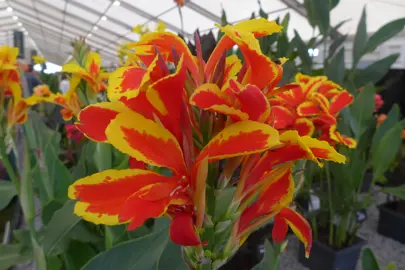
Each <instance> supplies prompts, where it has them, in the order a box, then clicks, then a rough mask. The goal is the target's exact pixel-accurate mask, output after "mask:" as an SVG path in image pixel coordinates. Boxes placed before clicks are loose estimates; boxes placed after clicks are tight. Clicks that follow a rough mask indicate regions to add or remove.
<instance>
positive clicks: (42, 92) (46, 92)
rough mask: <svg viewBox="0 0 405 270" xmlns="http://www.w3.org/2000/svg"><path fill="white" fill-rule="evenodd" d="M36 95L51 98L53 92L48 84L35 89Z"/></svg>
mask: <svg viewBox="0 0 405 270" xmlns="http://www.w3.org/2000/svg"><path fill="white" fill-rule="evenodd" d="M34 94H35V95H36V96H38V97H49V96H50V95H51V94H52V92H51V90H50V89H49V86H48V85H46V84H41V85H38V86H36V87H35V88H34Z"/></svg>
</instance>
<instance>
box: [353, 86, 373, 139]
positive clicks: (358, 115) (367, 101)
mask: <svg viewBox="0 0 405 270" xmlns="http://www.w3.org/2000/svg"><path fill="white" fill-rule="evenodd" d="M374 95H375V89H374V86H373V85H367V86H366V87H364V88H363V90H361V92H360V94H358V95H357V97H356V99H355V100H354V102H353V104H352V105H351V106H350V111H351V115H352V116H353V118H354V120H355V121H356V124H357V130H353V132H355V136H356V139H359V138H360V137H361V135H362V134H363V133H364V131H365V130H366V129H367V127H368V126H369V125H371V124H373V123H374V122H373V121H374V117H373V111H374V107H375V101H374Z"/></svg>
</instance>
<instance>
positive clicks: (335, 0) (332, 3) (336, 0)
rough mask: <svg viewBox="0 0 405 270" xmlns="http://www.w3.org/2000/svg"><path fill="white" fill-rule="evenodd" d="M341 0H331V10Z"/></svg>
mask: <svg viewBox="0 0 405 270" xmlns="http://www.w3.org/2000/svg"><path fill="white" fill-rule="evenodd" d="M339 1H340V0H329V8H330V10H332V9H334V8H335V7H336V6H337V5H338V4H339Z"/></svg>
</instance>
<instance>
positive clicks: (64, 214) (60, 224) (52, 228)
mask: <svg viewBox="0 0 405 270" xmlns="http://www.w3.org/2000/svg"><path fill="white" fill-rule="evenodd" d="M74 205H75V202H74V201H67V202H66V203H65V205H64V206H63V207H62V208H61V209H59V210H58V211H56V212H55V214H54V215H53V217H52V219H51V221H50V222H49V224H48V226H47V227H46V229H45V237H44V243H43V249H44V252H45V254H51V252H52V251H53V250H54V249H55V248H56V247H57V246H58V244H59V243H60V242H61V241H62V239H63V238H64V237H65V236H66V235H67V234H68V233H69V232H70V231H71V230H72V229H73V228H74V227H75V226H76V225H77V224H78V223H79V221H80V220H81V218H80V217H79V216H76V215H75V214H74V213H73V210H74Z"/></svg>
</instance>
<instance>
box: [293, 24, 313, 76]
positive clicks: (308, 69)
mask: <svg viewBox="0 0 405 270" xmlns="http://www.w3.org/2000/svg"><path fill="white" fill-rule="evenodd" d="M294 33H295V42H296V46H297V51H298V54H299V57H300V59H301V62H302V64H301V65H302V71H303V73H305V74H311V73H312V59H311V57H310V56H309V53H308V47H307V45H306V44H305V42H304V41H303V40H302V38H301V36H300V35H299V34H298V32H297V31H296V30H294Z"/></svg>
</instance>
